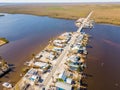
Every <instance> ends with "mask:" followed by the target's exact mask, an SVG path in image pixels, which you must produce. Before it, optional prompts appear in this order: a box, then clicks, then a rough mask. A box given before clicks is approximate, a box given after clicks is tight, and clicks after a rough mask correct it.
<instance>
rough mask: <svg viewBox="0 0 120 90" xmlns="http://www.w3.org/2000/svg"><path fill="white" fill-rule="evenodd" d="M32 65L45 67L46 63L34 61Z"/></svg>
mask: <svg viewBox="0 0 120 90" xmlns="http://www.w3.org/2000/svg"><path fill="white" fill-rule="evenodd" d="M34 65H35V66H39V67H45V66H46V65H47V63H44V62H35V63H34Z"/></svg>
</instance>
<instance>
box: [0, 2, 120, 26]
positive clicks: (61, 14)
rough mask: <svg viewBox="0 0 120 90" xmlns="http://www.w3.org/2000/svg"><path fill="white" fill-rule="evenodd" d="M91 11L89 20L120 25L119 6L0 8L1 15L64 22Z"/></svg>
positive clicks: (28, 5) (54, 5) (85, 5)
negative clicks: (20, 15)
mask: <svg viewBox="0 0 120 90" xmlns="http://www.w3.org/2000/svg"><path fill="white" fill-rule="evenodd" d="M78 8H79V9H78ZM91 10H93V11H94V14H93V15H92V17H91V18H92V19H93V20H94V21H96V23H103V24H104V23H105V24H112V25H118V26H119V25H120V22H119V20H120V13H118V12H119V11H120V6H119V4H90V5H89V4H77V5H76V4H72V5H64V4H59V5H56V4H52V5H44V4H43V5H42V4H20V5H13V6H11V5H8V6H0V12H1V13H10V14H29V15H36V16H47V17H52V18H59V19H66V20H76V19H78V18H80V17H86V14H88V13H89V12H90V11H91ZM106 13H108V14H106ZM116 13H117V14H116Z"/></svg>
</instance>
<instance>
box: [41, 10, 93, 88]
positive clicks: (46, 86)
mask: <svg viewBox="0 0 120 90" xmlns="http://www.w3.org/2000/svg"><path fill="white" fill-rule="evenodd" d="M92 13H93V12H90V13H89V15H88V16H87V17H86V18H85V20H84V21H83V24H82V25H81V27H80V28H79V29H78V30H77V32H81V30H82V28H83V26H84V24H85V22H86V21H87V20H88V19H89V18H90V16H91V15H92ZM76 39H77V38H76V36H75V35H73V36H72V38H71V40H70V44H68V45H67V46H66V47H65V49H64V51H63V52H62V54H61V55H60V56H59V57H58V59H57V62H56V65H55V66H54V67H53V69H52V70H51V72H50V73H49V74H48V76H47V78H46V79H45V80H44V81H43V84H44V85H45V88H46V90H47V88H48V83H49V82H50V81H51V80H52V76H53V75H54V73H55V72H56V70H57V69H58V66H59V65H60V63H61V62H62V61H63V60H64V58H65V57H66V56H67V53H68V51H69V50H70V46H71V45H72V44H73V43H74V41H75V40H76Z"/></svg>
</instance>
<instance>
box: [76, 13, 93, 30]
mask: <svg viewBox="0 0 120 90" xmlns="http://www.w3.org/2000/svg"><path fill="white" fill-rule="evenodd" d="M92 13H93V11H91V12H90V13H89V15H88V16H87V17H86V18H85V19H84V21H83V23H82V25H81V26H80V27H79V28H78V30H77V32H81V30H82V28H83V26H84V25H85V22H86V21H88V19H89V18H90V16H91V15H92Z"/></svg>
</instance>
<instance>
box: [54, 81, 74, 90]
mask: <svg viewBox="0 0 120 90" xmlns="http://www.w3.org/2000/svg"><path fill="white" fill-rule="evenodd" d="M55 86H56V90H73V89H72V85H70V84H68V83H65V82H56V84H55Z"/></svg>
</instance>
